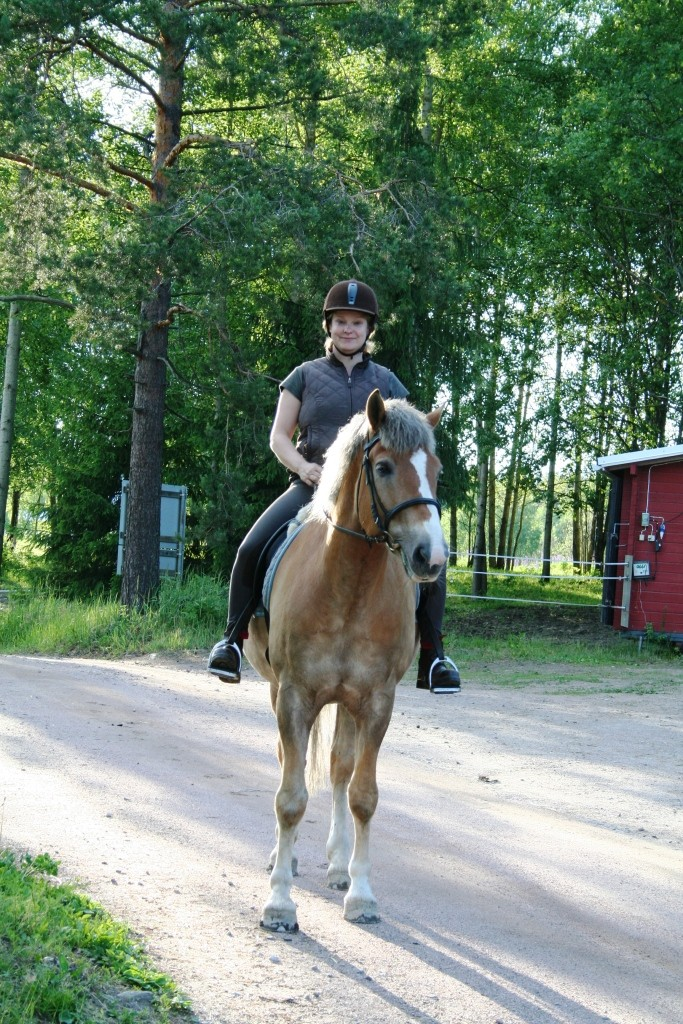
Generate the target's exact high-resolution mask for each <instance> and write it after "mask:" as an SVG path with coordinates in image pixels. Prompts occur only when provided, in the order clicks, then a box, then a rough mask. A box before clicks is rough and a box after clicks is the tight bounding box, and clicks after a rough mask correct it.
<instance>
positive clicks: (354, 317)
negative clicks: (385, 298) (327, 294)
mask: <svg viewBox="0 0 683 1024" xmlns="http://www.w3.org/2000/svg"><path fill="white" fill-rule="evenodd" d="M369 333H370V321H369V319H368V318H367V316H366V315H365V313H355V312H352V311H351V310H346V309H339V310H337V312H336V313H333V314H332V316H331V318H330V338H331V339H332V344H333V345H334V347H335V348H336V350H337V352H339V353H341V355H343V356H350V355H353V354H354V353H355V352H357V351H358V350H359V349H360V348H362V347H363V345H364V344H365V342H366V340H367V337H368V334H369Z"/></svg>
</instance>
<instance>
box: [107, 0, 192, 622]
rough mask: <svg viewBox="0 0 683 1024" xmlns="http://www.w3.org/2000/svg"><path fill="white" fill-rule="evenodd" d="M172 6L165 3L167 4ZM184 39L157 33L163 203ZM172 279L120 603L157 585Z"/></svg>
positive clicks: (150, 314) (149, 340)
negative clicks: (158, 43)
mask: <svg viewBox="0 0 683 1024" xmlns="http://www.w3.org/2000/svg"><path fill="white" fill-rule="evenodd" d="M169 10H170V5H169ZM185 43H186V40H185V37H184V35H183V36H182V37H180V36H179V35H174V36H172V35H170V34H169V35H166V34H163V33H162V37H161V44H162V59H161V67H160V73H159V90H158V93H159V99H160V101H161V102H160V103H159V105H158V106H157V112H156V123H155V150H154V166H153V181H154V191H153V193H152V202H153V203H155V204H159V205H160V206H166V205H167V204H168V202H169V198H170V197H169V186H168V178H167V171H166V167H165V164H166V159H167V157H168V155H169V153H170V152H171V150H172V149H173V148H174V146H176V145H177V144H178V142H179V141H180V127H181V119H182V98H183V84H184V60H185ZM170 305H171V284H170V281H168V280H166V279H165V277H164V274H163V272H162V271H161V270H160V271H159V273H158V275H157V277H156V280H155V281H154V282H153V284H152V289H151V295H150V298H149V299H148V300H147V301H146V302H145V303H143V307H142V331H141V334H140V340H139V344H138V349H137V353H136V356H137V365H136V368H135V397H134V402H133V427H132V434H131V446H130V473H129V492H128V506H127V519H126V525H125V531H126V539H125V548H124V557H123V570H122V579H121V603H122V604H124V605H127V606H128V607H135V608H142V607H143V606H144V604H145V603H146V602H147V601H148V600H149V599H150V598H151V597H152V596H153V595H154V593H155V591H156V590H157V588H158V586H159V539H160V512H161V485H162V474H163V451H164V413H165V406H166V360H167V357H168V310H169V307H170Z"/></svg>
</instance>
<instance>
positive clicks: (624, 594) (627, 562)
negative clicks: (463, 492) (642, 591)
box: [621, 555, 633, 627]
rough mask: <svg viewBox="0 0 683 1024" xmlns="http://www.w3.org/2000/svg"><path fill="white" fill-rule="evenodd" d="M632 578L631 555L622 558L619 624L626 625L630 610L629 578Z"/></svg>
mask: <svg viewBox="0 0 683 1024" xmlns="http://www.w3.org/2000/svg"><path fill="white" fill-rule="evenodd" d="M632 579H633V555H626V556H625V558H624V585H623V587H622V588H621V604H622V609H621V625H622V626H624V627H626V626H628V617H629V614H630V611H631V580H632Z"/></svg>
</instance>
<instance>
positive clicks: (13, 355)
mask: <svg viewBox="0 0 683 1024" xmlns="http://www.w3.org/2000/svg"><path fill="white" fill-rule="evenodd" d="M20 334H21V321H20V319H19V304H18V303H16V302H11V303H10V307H9V326H8V328H7V352H6V353H5V379H4V384H3V389H2V412H1V413H0V572H1V571H2V554H3V548H4V543H5V517H6V515H7V498H8V495H9V470H10V462H11V460H12V440H13V438H14V414H15V411H16V407H17V382H18V380H19V337H20Z"/></svg>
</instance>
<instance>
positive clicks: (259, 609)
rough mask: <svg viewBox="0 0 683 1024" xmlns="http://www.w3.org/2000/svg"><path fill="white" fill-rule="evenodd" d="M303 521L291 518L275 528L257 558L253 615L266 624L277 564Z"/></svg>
mask: <svg viewBox="0 0 683 1024" xmlns="http://www.w3.org/2000/svg"><path fill="white" fill-rule="evenodd" d="M302 526H303V523H301V522H299V520H298V519H291V520H290V521H289V522H288V523H285V524H284V525H283V526H281V527H280V528H279V530H276V531H275V533H274V534H273V536H272V537H271V538H270V540H269V541H268V543H267V544H266V546H265V548H264V549H263V552H262V554H261V557H260V558H259V563H258V568H257V570H256V585H257V588H259V587H260V590H259V595H260V597H259V603H258V605H257V606H256V609H255V611H254V615H256V616H258V617H260V618H265V620H266V626H268V625H269V622H268V619H269V613H270V596H271V594H272V591H273V581H274V579H275V573H276V572H277V569H278V566H279V564H280V562H281V561H282V557H283V555H284V554H285V552H286V551H287V548H288V547H289V545H290V544H291V543H292V541H293V540H294V538H295V537H296V535H297V534H298V533H299V531H300V530H301V527H302Z"/></svg>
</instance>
